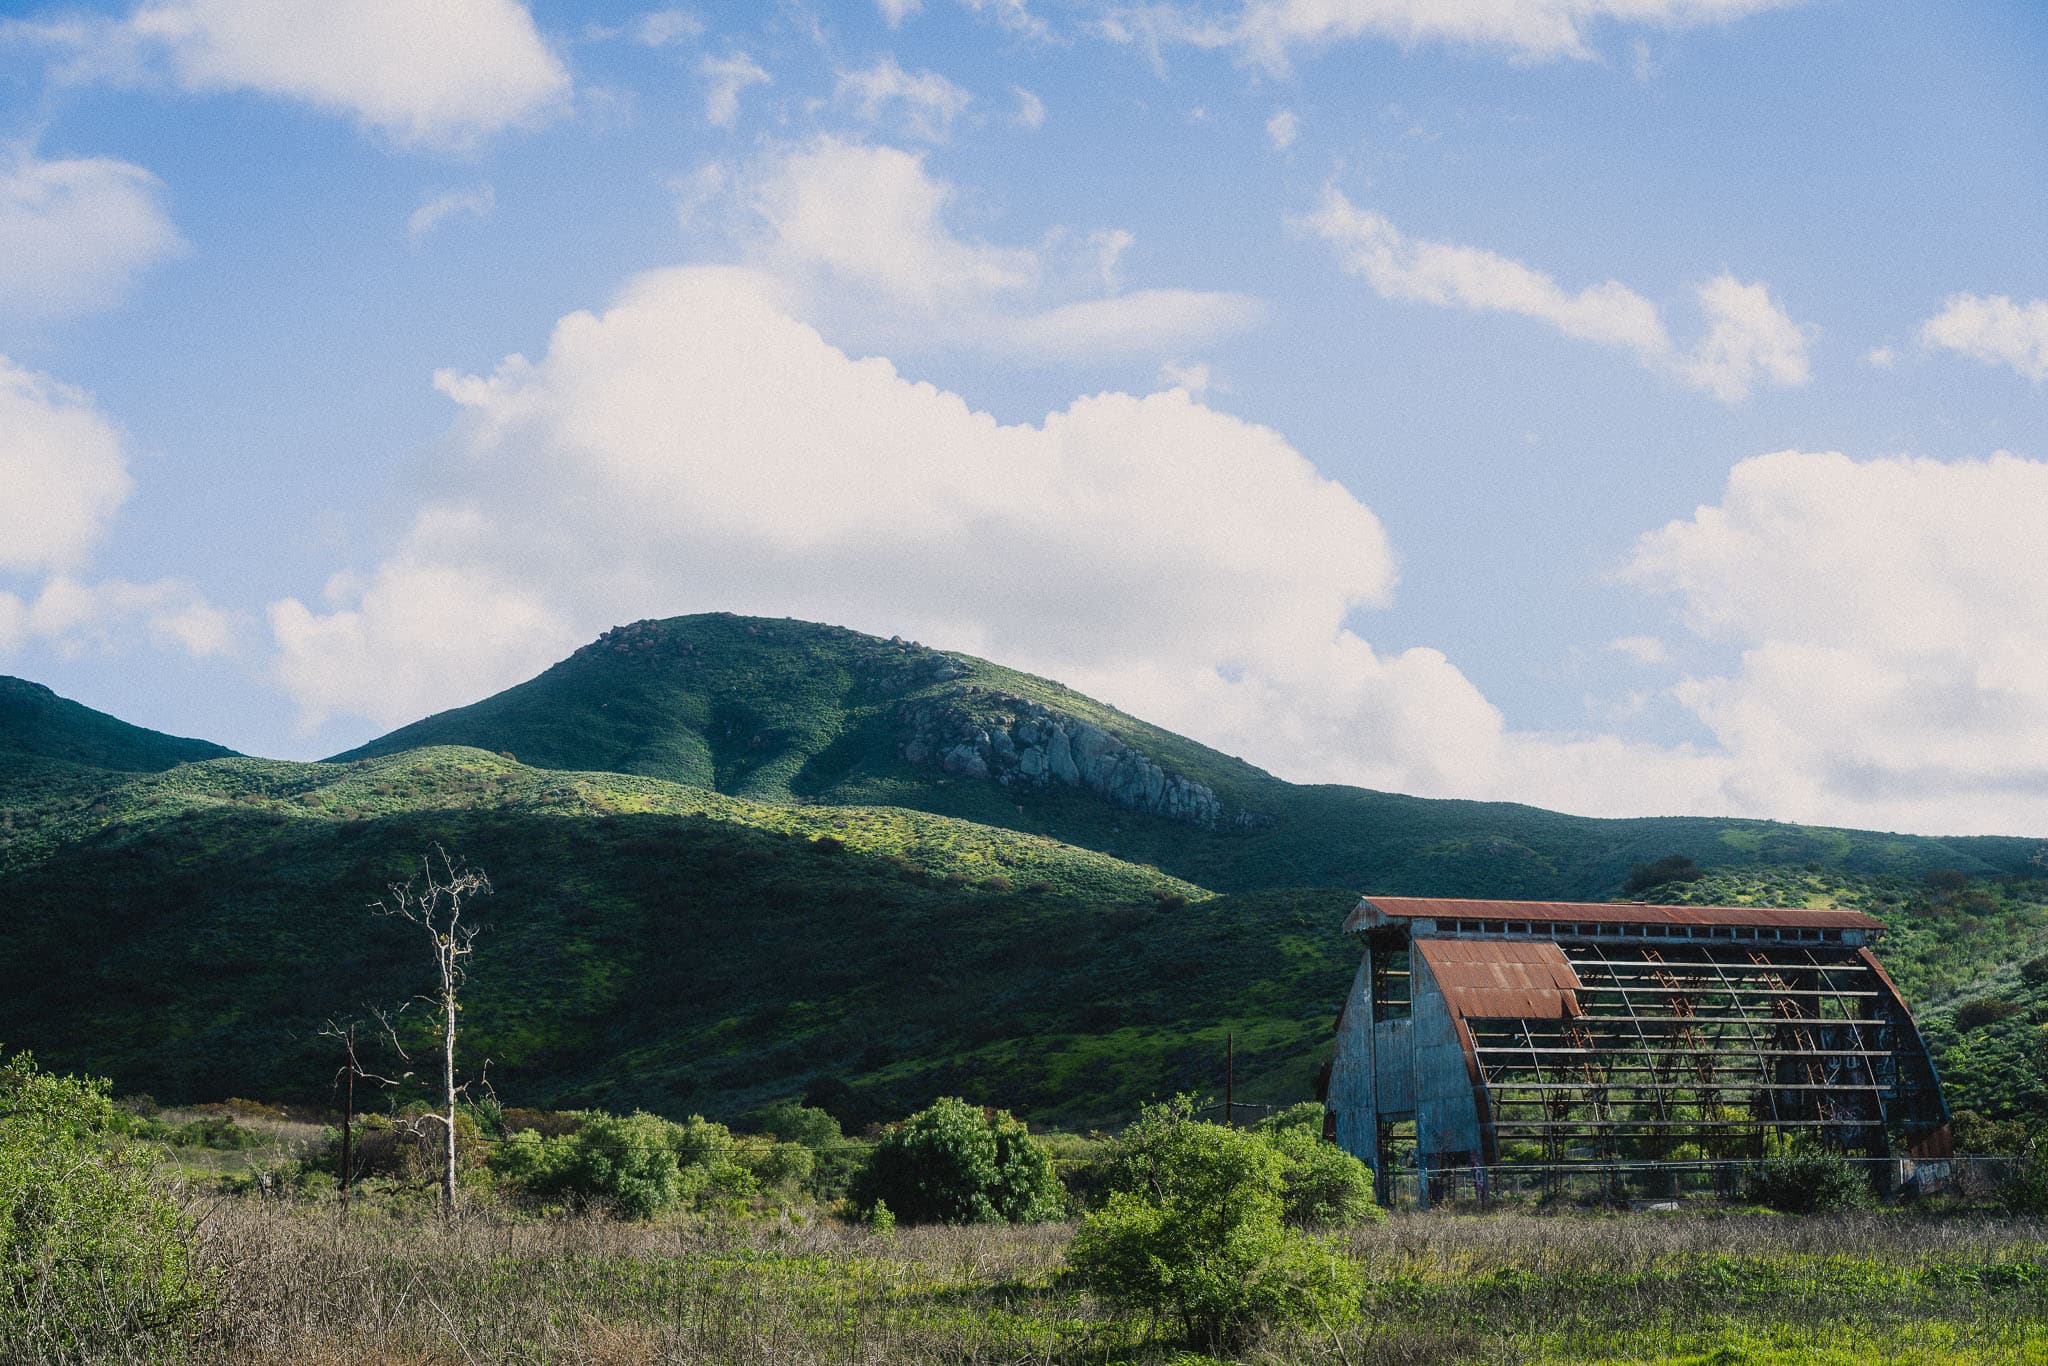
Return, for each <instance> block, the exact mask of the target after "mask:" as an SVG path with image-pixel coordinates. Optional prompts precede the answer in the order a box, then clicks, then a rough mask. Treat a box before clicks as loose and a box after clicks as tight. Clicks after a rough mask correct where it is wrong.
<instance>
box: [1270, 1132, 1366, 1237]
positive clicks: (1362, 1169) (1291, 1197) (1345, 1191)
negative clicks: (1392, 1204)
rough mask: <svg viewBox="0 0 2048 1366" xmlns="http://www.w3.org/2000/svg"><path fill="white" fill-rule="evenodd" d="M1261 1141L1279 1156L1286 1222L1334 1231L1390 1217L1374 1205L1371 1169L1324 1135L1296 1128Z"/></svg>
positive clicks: (1282, 1206)
mask: <svg viewBox="0 0 2048 1366" xmlns="http://www.w3.org/2000/svg"><path fill="white" fill-rule="evenodd" d="M1259 1137H1260V1138H1262V1139H1263V1140H1264V1141H1265V1143H1266V1144H1267V1146H1269V1147H1271V1148H1272V1149H1273V1150H1274V1151H1275V1152H1277V1153H1278V1154H1279V1155H1280V1162H1281V1166H1280V1211H1281V1217H1282V1218H1284V1219H1285V1220H1286V1221H1287V1222H1288V1223H1290V1224H1297V1225H1300V1226H1301V1227H1304V1228H1334V1227H1338V1226H1341V1225H1345V1224H1359V1223H1365V1222H1367V1221H1369V1220H1374V1219H1384V1218H1386V1217H1387V1212H1386V1211H1385V1210H1383V1209H1381V1208H1380V1207H1379V1206H1378V1205H1377V1204H1375V1203H1374V1202H1373V1198H1372V1168H1370V1167H1368V1166H1366V1165H1365V1164H1364V1163H1363V1162H1360V1161H1359V1160H1358V1159H1357V1158H1355V1157H1353V1156H1352V1155H1351V1154H1350V1153H1347V1152H1345V1151H1344V1150H1343V1149H1342V1148H1340V1147H1338V1146H1337V1145H1336V1144H1334V1143H1325V1142H1324V1141H1323V1138H1322V1135H1321V1134H1320V1133H1318V1132H1315V1131H1312V1130H1309V1129H1303V1128H1299V1127H1297V1128H1290V1129H1276V1130H1273V1131H1272V1132H1269V1133H1264V1134H1261V1135H1259Z"/></svg>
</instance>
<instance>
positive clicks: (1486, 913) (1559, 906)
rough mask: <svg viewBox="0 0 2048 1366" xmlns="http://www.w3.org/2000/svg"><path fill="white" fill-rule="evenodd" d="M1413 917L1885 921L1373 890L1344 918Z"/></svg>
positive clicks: (1773, 910) (1830, 926)
mask: <svg viewBox="0 0 2048 1366" xmlns="http://www.w3.org/2000/svg"><path fill="white" fill-rule="evenodd" d="M1375 911H1377V912H1378V913H1379V914H1380V915H1382V916H1390V917H1393V918H1396V919H1403V920H1412V919H1417V918H1422V919H1430V920H1529V921H1541V922H1542V923H1544V924H1546V925H1550V924H1557V923H1561V922H1580V921H1583V922H1585V923H1587V924H1605V925H1645V924H1648V925H1774V926H1778V927H1779V928H1783V929H1802V930H1879V929H1883V928H1884V922H1883V921H1881V920H1878V919H1876V918H1875V917H1873V916H1867V915H1865V914H1863V913H1862V912H1861V911H1839V910H1811V909H1795V908H1792V907H1782V906H1644V905H1639V904H1637V903H1635V902H1632V901H1623V902H1605V901H1461V900H1456V899H1453V898H1449V897H1434V896H1368V897H1365V898H1364V899H1362V900H1361V901H1360V902H1359V903H1358V909H1357V910H1355V911H1353V912H1352V913H1351V916H1350V918H1349V919H1348V920H1346V921H1345V922H1344V928H1345V930H1347V931H1350V930H1355V929H1358V928H1360V927H1361V926H1363V925H1364V924H1366V923H1367V921H1368V920H1369V919H1370V917H1371V915H1372V913H1373V912H1375Z"/></svg>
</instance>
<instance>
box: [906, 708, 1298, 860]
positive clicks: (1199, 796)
mask: <svg viewBox="0 0 2048 1366" xmlns="http://www.w3.org/2000/svg"><path fill="white" fill-rule="evenodd" d="M898 718H899V720H900V721H901V723H902V726H903V735H904V738H903V741H902V754H903V757H904V759H905V760H906V761H908V762H910V763H912V764H917V765H920V766H923V765H932V766H935V767H937V768H939V769H941V770H943V771H944V772H947V773H954V774H958V775H959V776H961V777H963V778H987V779H992V780H993V781H995V782H997V783H1000V784H1002V785H1003V786H1005V787H1037V788H1044V787H1052V786H1054V785H1056V784H1057V785H1059V786H1062V787H1078V788H1082V789H1084V790H1086V791H1089V792H1093V793H1096V794H1097V795H1098V796H1101V797H1102V798H1104V799H1105V800H1107V801H1108V802H1110V803H1111V804H1112V805H1115V806H1119V807H1122V808H1123V809H1125V810H1127V811H1142V812H1146V813H1148V814H1151V815H1155V816H1164V817H1166V818H1167V819H1168V820H1176V821H1183V822H1185V823H1187V824H1189V825H1198V826H1202V827H1203V828H1205V829H1215V828H1217V827H1219V826H1223V825H1226V824H1235V825H1246V826H1251V825H1261V824H1264V823H1265V820H1264V818H1263V817H1260V816H1257V815H1255V814H1253V813H1251V812H1238V813H1237V814H1236V815H1235V817H1232V818H1228V819H1227V818H1226V812H1225V810H1224V805H1223V801H1222V799H1221V798H1219V797H1218V796H1217V795H1216V793H1215V791H1214V790H1213V789H1211V788H1210V787H1209V785H1208V784H1206V783H1200V782H1196V781H1195V780H1194V779H1192V778H1188V777H1185V776H1183V775H1181V774H1178V773H1175V772H1173V771H1171V770H1170V769H1167V768H1164V767H1162V766H1161V765H1159V764H1158V763H1157V762H1155V761H1154V760H1152V759H1150V758H1148V757H1147V756H1146V755H1144V754H1142V753H1140V752H1139V751H1138V750H1136V749H1134V748H1132V747H1131V746H1130V745H1127V744H1125V743H1124V742H1123V741H1122V740H1119V739H1117V737H1116V736H1114V735H1111V734H1110V733H1109V732H1108V731H1106V730H1104V729H1103V728H1102V727H1100V726H1098V725H1096V724H1094V723H1093V722H1090V721H1083V720H1081V719H1080V718H1078V717H1074V716H1068V715H1065V714H1063V713H1061V712H1057V711H1054V710H1053V709H1052V708H1050V707H1047V706H1043V705H1041V704H1039V703H1036V702H1033V701H1031V700H1029V699H1028V698H1023V697H1017V696H1014V695H1013V694H1010V693H1005V692H998V691H995V690H993V689H987V688H980V687H968V688H965V689H962V690H961V691H960V692H958V693H956V694H954V695H953V696H950V697H937V698H926V699H924V700H922V701H917V702H906V703H904V704H903V705H902V707H901V708H899V710H898Z"/></svg>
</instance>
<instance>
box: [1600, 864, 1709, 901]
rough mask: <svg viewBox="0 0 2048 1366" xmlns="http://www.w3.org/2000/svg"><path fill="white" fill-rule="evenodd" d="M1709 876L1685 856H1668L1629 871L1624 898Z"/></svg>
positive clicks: (1622, 886)
mask: <svg viewBox="0 0 2048 1366" xmlns="http://www.w3.org/2000/svg"><path fill="white" fill-rule="evenodd" d="M1706 875H1707V870H1706V869H1704V868H1702V867H1700V866H1699V864H1697V863H1695V862H1693V861H1692V859H1690V858H1688V857H1687V856H1686V855H1684V854H1666V855H1665V856H1664V857H1663V858H1660V859H1658V860H1656V861H1655V862H1653V863H1638V864H1636V865H1635V866H1634V867H1632V868H1630V869H1629V870H1628V880H1627V881H1626V882H1624V883H1622V884H1621V894H1622V895H1623V896H1639V895H1641V894H1642V893H1644V892H1647V891H1650V890H1651V889H1652V888H1656V887H1666V886H1669V885H1670V884H1672V883H1674V882H1698V881H1699V880H1700V879H1701V878H1703V877H1705V876H1706Z"/></svg>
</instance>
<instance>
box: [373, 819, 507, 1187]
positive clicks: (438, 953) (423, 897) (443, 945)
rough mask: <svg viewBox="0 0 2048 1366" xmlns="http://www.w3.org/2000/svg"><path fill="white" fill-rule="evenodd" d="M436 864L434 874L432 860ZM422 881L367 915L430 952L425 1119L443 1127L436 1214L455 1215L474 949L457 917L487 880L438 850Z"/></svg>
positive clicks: (483, 891) (429, 858)
mask: <svg viewBox="0 0 2048 1366" xmlns="http://www.w3.org/2000/svg"><path fill="white" fill-rule="evenodd" d="M436 855H438V856H439V857H440V860H441V867H440V869H439V870H438V871H437V870H436V869H435V867H434V859H435V856H436ZM420 870H421V875H420V876H419V877H416V878H407V879H406V880H405V881H404V882H403V883H397V882H394V883H392V884H391V889H390V891H389V892H387V893H386V894H385V896H384V899H383V900H381V901H378V902H376V903H374V904H373V905H372V906H371V908H370V909H371V910H374V911H376V912H377V913H379V914H380V915H389V916H396V917H398V918H399V919H400V920H406V921H410V922H411V923H412V924H415V925H417V926H419V927H420V928H421V929H422V930H424V931H425V932H426V936H427V941H428V943H429V944H431V945H432V946H433V953H434V968H435V971H436V972H437V973H438V974H439V977H440V985H439V988H438V990H437V991H436V992H435V993H434V994H433V995H432V996H423V997H421V998H420V999H421V1000H423V1001H425V1002H427V1003H428V1004H429V1005H432V1006H433V1007H434V1008H435V1009H436V1010H438V1011H439V1012H440V1021H439V1023H440V1032H441V1113H440V1114H438V1115H432V1116H429V1117H430V1118H432V1119H435V1120H438V1121H439V1122H440V1124H441V1127H442V1135H441V1137H442V1149H441V1154H442V1161H441V1213H442V1214H444V1215H453V1214H454V1213H455V1199H456V1192H455V1105H456V1102H457V1101H458V1100H459V1099H460V1098H461V1096H462V1094H463V1092H464V1090H465V1089H466V1088H464V1087H460V1086H457V1085H456V1084H455V1017H456V1015H457V1013H458V1012H459V1011H460V1010H461V1008H462V1007H461V1002H460V999H459V998H460V996H461V994H462V984H463V983H464V982H465V981H466V980H467V979H468V975H469V974H468V969H467V968H466V967H465V966H464V964H465V961H466V960H467V959H468V958H469V955H470V954H471V952H472V951H474V949H475V947H476V926H474V925H469V924H464V923H463V919H462V912H463V908H464V906H465V905H466V904H467V903H468V901H469V900H470V899H471V898H472V897H478V896H489V895H490V893H491V883H490V879H489V878H487V877H485V876H484V875H483V872H482V871H481V870H480V869H473V868H470V867H469V866H468V865H466V864H462V863H458V862H456V861H455V860H454V859H451V858H450V857H449V856H448V851H447V850H445V849H443V848H441V847H440V846H439V845H435V846H434V852H433V853H432V854H428V855H426V856H424V857H422V858H421V859H420Z"/></svg>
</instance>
